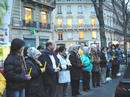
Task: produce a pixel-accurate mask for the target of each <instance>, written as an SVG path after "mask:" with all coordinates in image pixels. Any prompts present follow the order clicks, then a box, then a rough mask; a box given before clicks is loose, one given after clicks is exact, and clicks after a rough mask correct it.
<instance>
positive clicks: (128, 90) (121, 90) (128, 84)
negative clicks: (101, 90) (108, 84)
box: [115, 62, 130, 97]
mask: <svg viewBox="0 0 130 97" xmlns="http://www.w3.org/2000/svg"><path fill="white" fill-rule="evenodd" d="M115 97H130V62H129V65H128V67H127V70H126V72H125V74H124V77H123V79H122V80H121V81H120V82H119V85H118V86H117V88H116V93H115Z"/></svg>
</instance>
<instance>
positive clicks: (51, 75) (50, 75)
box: [39, 49, 59, 87]
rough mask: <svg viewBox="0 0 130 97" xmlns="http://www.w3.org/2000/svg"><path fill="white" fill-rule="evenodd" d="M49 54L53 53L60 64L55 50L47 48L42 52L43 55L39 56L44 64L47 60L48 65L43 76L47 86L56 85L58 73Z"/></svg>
mask: <svg viewBox="0 0 130 97" xmlns="http://www.w3.org/2000/svg"><path fill="white" fill-rule="evenodd" d="M49 55H53V56H54V59H55V61H56V65H57V66H58V64H59V59H58V58H57V56H56V54H55V52H53V51H49V50H48V49H45V50H44V51H43V52H42V55H41V56H40V57H39V61H40V62H41V63H42V64H43V66H44V64H45V62H47V66H46V71H45V73H44V74H43V75H42V78H43V80H44V84H45V85H46V86H50V87H51V86H54V85H56V84H57V79H58V78H57V73H56V72H55V70H54V69H53V64H52V61H51V59H50V56H49Z"/></svg>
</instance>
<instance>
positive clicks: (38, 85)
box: [26, 47, 45, 97]
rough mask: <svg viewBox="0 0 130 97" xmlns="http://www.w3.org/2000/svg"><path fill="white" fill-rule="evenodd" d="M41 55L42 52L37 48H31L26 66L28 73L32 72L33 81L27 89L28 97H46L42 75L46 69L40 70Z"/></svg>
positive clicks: (28, 84)
mask: <svg viewBox="0 0 130 97" xmlns="http://www.w3.org/2000/svg"><path fill="white" fill-rule="evenodd" d="M40 55H41V53H40V51H38V50H37V49H36V48H34V47H31V48H29V53H28V58H26V64H27V67H28V72H29V71H30V69H31V68H32V70H31V74H30V75H31V77H32V79H31V80H30V81H28V83H27V87H26V97H45V93H44V88H43V81H42V77H41V74H42V72H43V71H45V69H44V68H40V62H39V61H38V60H37V59H38V57H39V56H40Z"/></svg>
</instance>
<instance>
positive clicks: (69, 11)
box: [67, 5, 72, 14]
mask: <svg viewBox="0 0 130 97" xmlns="http://www.w3.org/2000/svg"><path fill="white" fill-rule="evenodd" d="M67 14H72V12H71V6H70V5H68V6H67Z"/></svg>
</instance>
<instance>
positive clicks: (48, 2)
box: [22, 0, 56, 8]
mask: <svg viewBox="0 0 130 97" xmlns="http://www.w3.org/2000/svg"><path fill="white" fill-rule="evenodd" d="M22 1H24V2H28V3H29V2H32V3H37V4H40V5H45V6H49V7H52V8H55V6H56V2H55V0H22Z"/></svg>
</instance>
